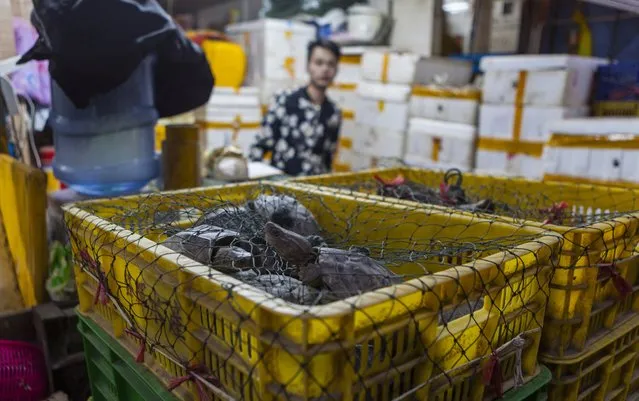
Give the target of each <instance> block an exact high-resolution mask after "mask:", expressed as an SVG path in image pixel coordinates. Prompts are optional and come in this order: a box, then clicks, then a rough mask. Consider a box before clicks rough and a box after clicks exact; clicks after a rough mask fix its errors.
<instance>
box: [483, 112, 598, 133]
mask: <svg viewBox="0 0 639 401" xmlns="http://www.w3.org/2000/svg"><path fill="white" fill-rule="evenodd" d="M516 112H517V110H516V108H515V107H514V106H513V105H494V104H483V105H482V106H481V108H480V113H479V136H481V137H486V138H497V139H505V140H512V139H514V130H515V129H514V125H515V115H516ZM587 114H588V108H586V107H580V108H565V107H535V106H526V107H523V109H522V116H521V127H520V138H519V139H520V140H522V141H530V142H546V140H548V135H547V132H546V131H545V124H546V123H547V122H548V121H554V120H562V119H564V118H568V117H579V116H585V115H587Z"/></svg>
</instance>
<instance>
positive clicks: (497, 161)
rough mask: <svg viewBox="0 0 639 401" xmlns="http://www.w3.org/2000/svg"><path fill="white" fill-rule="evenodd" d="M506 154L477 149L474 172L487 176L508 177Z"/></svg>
mask: <svg viewBox="0 0 639 401" xmlns="http://www.w3.org/2000/svg"><path fill="white" fill-rule="evenodd" d="M508 162H509V160H508V153H506V152H497V151H492V150H483V149H477V154H476V156H475V172H477V173H481V174H489V175H509V173H508V164H509V163H508Z"/></svg>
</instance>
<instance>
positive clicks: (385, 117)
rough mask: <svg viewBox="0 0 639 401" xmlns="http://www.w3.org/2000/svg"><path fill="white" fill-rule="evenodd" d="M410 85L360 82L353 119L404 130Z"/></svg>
mask: <svg viewBox="0 0 639 401" xmlns="http://www.w3.org/2000/svg"><path fill="white" fill-rule="evenodd" d="M410 90H411V89H410V86H408V85H394V84H380V83H371V82H360V83H359V85H358V86H357V95H358V98H357V103H356V107H355V120H356V121H357V122H358V123H360V124H364V125H368V126H372V127H376V128H385V129H388V130H390V131H404V130H406V128H407V125H408V109H409V102H408V99H409V96H410Z"/></svg>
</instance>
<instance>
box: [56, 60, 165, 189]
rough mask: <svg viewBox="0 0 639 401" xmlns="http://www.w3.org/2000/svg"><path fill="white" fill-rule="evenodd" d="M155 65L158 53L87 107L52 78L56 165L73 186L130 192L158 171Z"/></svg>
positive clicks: (58, 176)
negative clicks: (65, 92)
mask: <svg viewBox="0 0 639 401" xmlns="http://www.w3.org/2000/svg"><path fill="white" fill-rule="evenodd" d="M152 66H153V58H152V57H147V59H145V60H144V61H143V62H142V63H140V65H139V66H138V68H137V69H136V70H135V71H134V72H133V74H132V75H131V76H130V77H129V79H128V80H127V81H126V82H124V83H123V84H122V85H120V86H119V87H117V88H115V89H113V90H112V91H110V92H108V93H105V94H103V95H98V96H95V97H94V98H93V99H92V100H91V103H90V105H89V106H88V107H86V108H84V109H78V108H76V107H75V106H74V105H73V103H72V102H71V100H69V99H68V98H67V97H66V95H65V94H64V92H63V91H62V89H60V87H59V86H58V85H57V83H56V82H55V81H52V83H51V94H52V105H51V106H52V107H51V117H50V123H51V127H52V129H53V139H54V144H55V160H54V163H53V171H54V174H55V176H56V177H57V178H58V179H59V180H60V181H62V182H64V183H65V184H67V185H68V186H69V187H70V188H71V189H73V190H74V191H76V192H78V193H81V194H85V195H91V196H119V195H126V194H131V193H136V192H138V191H139V190H140V189H142V188H143V187H144V186H145V185H146V184H147V183H148V182H149V181H151V180H152V179H153V178H155V177H157V176H158V174H159V162H158V158H157V156H156V154H155V124H156V122H157V120H158V113H157V110H156V109H155V107H154V98H153V91H154V87H153V73H152Z"/></svg>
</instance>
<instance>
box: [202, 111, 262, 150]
mask: <svg viewBox="0 0 639 401" xmlns="http://www.w3.org/2000/svg"><path fill="white" fill-rule="evenodd" d="M260 120H261V116H260V115H257V116H256V117H255V118H254V119H252V120H251V119H247V120H242V124H240V125H239V126H238V125H236V124H235V118H234V117H217V118H216V119H215V121H207V122H215V123H220V124H223V125H225V126H224V127H220V128H211V127H207V128H205V129H204V131H203V132H204V142H205V143H206V150H207V151H208V150H213V149H217V148H220V147H222V146H228V145H232V144H233V145H236V146H238V147H239V148H240V149H242V152H243V153H244V154H245V155H247V156H248V154H249V150H250V147H251V145H252V144H253V143H254V142H255V139H256V137H257V135H258V134H259V133H260V130H261V127H260V126H259V125H260ZM247 126H248V127H247ZM249 127H250V128H249Z"/></svg>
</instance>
